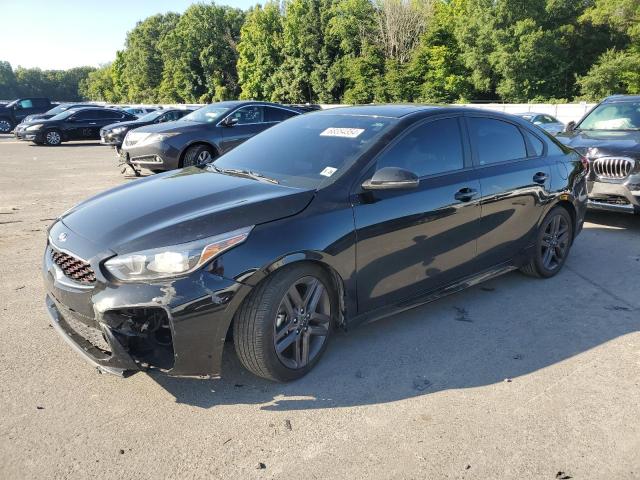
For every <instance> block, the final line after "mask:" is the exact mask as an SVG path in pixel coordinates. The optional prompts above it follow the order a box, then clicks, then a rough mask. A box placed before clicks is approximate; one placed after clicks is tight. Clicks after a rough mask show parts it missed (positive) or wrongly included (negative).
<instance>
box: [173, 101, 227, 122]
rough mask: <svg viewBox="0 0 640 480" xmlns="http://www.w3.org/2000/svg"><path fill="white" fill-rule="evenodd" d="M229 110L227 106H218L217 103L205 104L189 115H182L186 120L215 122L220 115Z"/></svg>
mask: <svg viewBox="0 0 640 480" xmlns="http://www.w3.org/2000/svg"><path fill="white" fill-rule="evenodd" d="M228 111H229V108H228V107H219V106H217V105H207V106H206V107H202V108H199V109H198V110H195V111H194V112H191V113H190V114H189V115H185V116H184V117H182V120H185V121H187V122H198V123H212V122H217V121H218V120H219V119H220V117H222V116H223V115H224V114H225V113H227V112H228Z"/></svg>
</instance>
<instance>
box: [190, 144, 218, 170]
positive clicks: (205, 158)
mask: <svg viewBox="0 0 640 480" xmlns="http://www.w3.org/2000/svg"><path fill="white" fill-rule="evenodd" d="M214 158H215V154H214V152H213V150H212V149H211V147H209V146H207V145H194V146H193V147H189V148H188V150H187V151H186V152H185V154H184V158H183V159H182V166H183V167H193V166H198V165H205V164H207V163H209V162H211V161H212V160H213V159H214Z"/></svg>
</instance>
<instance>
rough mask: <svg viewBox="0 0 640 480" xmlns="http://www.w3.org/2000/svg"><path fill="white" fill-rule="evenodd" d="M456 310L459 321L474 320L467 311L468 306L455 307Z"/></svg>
mask: <svg viewBox="0 0 640 480" xmlns="http://www.w3.org/2000/svg"><path fill="white" fill-rule="evenodd" d="M453 308H454V309H455V311H456V320H457V321H458V322H469V323H471V322H473V320H471V317H469V312H467V309H466V308H462V307H453Z"/></svg>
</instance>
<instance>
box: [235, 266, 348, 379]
mask: <svg viewBox="0 0 640 480" xmlns="http://www.w3.org/2000/svg"><path fill="white" fill-rule="evenodd" d="M332 285H333V284H332V282H331V278H330V277H329V275H327V273H326V272H325V271H324V270H323V269H322V268H320V267H318V266H316V265H312V264H307V263H301V264H295V265H291V266H289V267H284V268H283V269H282V270H279V271H277V272H276V273H274V274H273V275H272V276H270V277H267V278H266V279H265V280H263V281H262V282H261V283H260V284H259V285H258V286H257V287H255V289H254V290H253V292H251V294H250V295H249V296H248V297H247V298H246V299H245V300H244V302H243V303H242V305H241V307H240V308H239V309H238V311H237V312H236V315H235V317H234V322H233V342H234V344H235V350H236V352H237V354H238V357H239V358H240V361H241V362H242V364H243V365H244V367H245V368H246V369H247V370H249V371H250V372H252V373H253V374H255V375H257V376H259V377H263V378H266V379H268V380H273V381H276V382H288V381H292V380H296V379H298V378H301V377H303V376H304V375H306V374H307V373H308V372H309V371H310V370H311V369H312V368H313V367H314V366H315V365H316V363H317V362H318V361H319V360H320V357H321V356H322V354H323V353H324V351H325V350H326V348H327V344H328V343H329V339H330V336H331V332H332V330H333V325H334V323H335V321H334V320H335V316H336V314H337V312H338V303H337V297H336V294H335V291H334V289H333V286H332ZM296 293H297V295H296ZM305 301H306V303H305ZM300 305H303V306H307V307H308V309H309V310H310V311H309V312H307V311H305V310H300V309H299V308H298V307H299V306H300ZM314 305H315V306H314ZM305 352H306V354H305Z"/></svg>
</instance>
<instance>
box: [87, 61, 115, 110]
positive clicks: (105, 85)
mask: <svg viewBox="0 0 640 480" xmlns="http://www.w3.org/2000/svg"><path fill="white" fill-rule="evenodd" d="M78 90H79V93H80V95H81V96H82V97H83V98H85V99H87V100H100V101H104V102H113V103H117V102H119V101H120V100H121V99H120V98H119V97H118V96H117V95H116V92H115V88H114V84H113V72H112V65H111V64H108V65H103V66H102V67H100V68H98V69H97V70H94V71H93V72H91V73H89V75H88V76H87V78H85V79H84V80H82V81H81V82H80V85H79V88H78Z"/></svg>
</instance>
